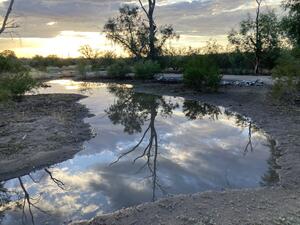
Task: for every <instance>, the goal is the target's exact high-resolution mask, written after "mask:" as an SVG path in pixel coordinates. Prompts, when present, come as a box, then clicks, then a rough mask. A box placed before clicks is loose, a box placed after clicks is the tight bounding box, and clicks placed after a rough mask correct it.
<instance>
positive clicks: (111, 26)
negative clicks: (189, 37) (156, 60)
mask: <svg viewBox="0 0 300 225" xmlns="http://www.w3.org/2000/svg"><path fill="white" fill-rule="evenodd" d="M104 32H105V33H106V37H107V38H108V39H109V40H112V41H113V42H115V43H117V44H119V45H121V46H122V47H123V48H124V50H125V51H126V52H128V53H129V54H131V55H132V56H134V57H136V58H142V57H149V56H150V51H149V49H150V37H149V34H150V28H149V25H148V23H147V22H145V19H144V18H143V16H142V15H141V10H140V9H139V7H137V6H132V5H123V6H122V7H121V8H120V9H119V15H118V16H117V17H115V18H111V19H109V20H108V21H107V22H106V24H105V25H104ZM176 37H177V35H176V34H175V32H174V29H173V27H172V26H171V25H165V26H162V27H160V29H157V28H155V37H154V45H155V46H154V47H155V50H156V52H157V53H158V55H160V54H161V52H162V49H163V46H164V45H165V43H166V42H167V40H170V39H173V38H176Z"/></svg>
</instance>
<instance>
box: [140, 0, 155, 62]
mask: <svg viewBox="0 0 300 225" xmlns="http://www.w3.org/2000/svg"><path fill="white" fill-rule="evenodd" d="M139 3H140V5H141V7H142V9H143V11H144V12H145V14H146V16H147V19H148V22H149V58H151V59H155V58H156V56H157V49H156V47H155V41H156V37H155V35H156V32H157V26H156V24H155V21H154V11H155V5H156V0H148V9H146V8H145V6H144V4H143V3H142V1H141V0H139Z"/></svg>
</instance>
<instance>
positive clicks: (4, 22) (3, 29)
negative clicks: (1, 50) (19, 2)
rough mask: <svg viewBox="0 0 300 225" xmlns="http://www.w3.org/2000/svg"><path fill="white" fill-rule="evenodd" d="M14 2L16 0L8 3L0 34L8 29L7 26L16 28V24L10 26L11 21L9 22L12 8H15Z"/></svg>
mask: <svg viewBox="0 0 300 225" xmlns="http://www.w3.org/2000/svg"><path fill="white" fill-rule="evenodd" d="M14 2H15V0H10V3H9V5H8V8H7V11H6V13H5V15H4V19H3V21H2V26H1V28H0V35H1V34H2V33H3V32H4V31H5V30H6V29H7V28H15V27H16V26H14V25H13V26H9V22H8V19H9V16H10V14H11V11H12V8H13V5H14Z"/></svg>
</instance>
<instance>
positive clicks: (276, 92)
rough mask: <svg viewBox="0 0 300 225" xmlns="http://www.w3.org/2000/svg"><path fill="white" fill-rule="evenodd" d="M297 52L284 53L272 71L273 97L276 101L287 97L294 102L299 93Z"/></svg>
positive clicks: (299, 58) (299, 61)
mask: <svg viewBox="0 0 300 225" xmlns="http://www.w3.org/2000/svg"><path fill="white" fill-rule="evenodd" d="M298 51H299V50H294V51H293V52H284V53H283V54H282V56H281V57H280V59H279V60H278V64H277V66H276V67H275V68H274V69H273V71H272V72H273V74H272V75H273V78H274V79H275V84H274V86H273V91H272V93H273V96H274V97H275V98H277V99H280V98H283V97H285V96H288V98H289V100H291V101H294V100H295V99H296V98H297V96H298V94H299V91H300V57H298Z"/></svg>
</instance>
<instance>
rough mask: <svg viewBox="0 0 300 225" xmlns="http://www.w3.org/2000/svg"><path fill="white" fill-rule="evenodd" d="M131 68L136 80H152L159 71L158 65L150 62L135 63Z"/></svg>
mask: <svg viewBox="0 0 300 225" xmlns="http://www.w3.org/2000/svg"><path fill="white" fill-rule="evenodd" d="M133 68H134V69H133V71H134V74H135V77H136V78H138V79H153V77H154V75H155V74H156V73H159V72H160V71H161V69H160V65H159V64H158V63H157V62H153V61H151V60H148V61H141V62H137V63H135V64H134V67H133Z"/></svg>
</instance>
